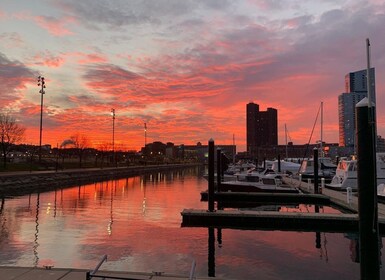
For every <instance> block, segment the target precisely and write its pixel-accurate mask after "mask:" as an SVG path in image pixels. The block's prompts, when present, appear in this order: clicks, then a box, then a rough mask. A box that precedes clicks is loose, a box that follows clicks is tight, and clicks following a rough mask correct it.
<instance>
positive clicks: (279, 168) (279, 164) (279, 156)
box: [278, 155, 281, 173]
mask: <svg viewBox="0 0 385 280" xmlns="http://www.w3.org/2000/svg"><path fill="white" fill-rule="evenodd" d="M278 173H281V155H278Z"/></svg>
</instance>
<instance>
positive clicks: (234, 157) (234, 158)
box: [233, 133, 235, 164]
mask: <svg viewBox="0 0 385 280" xmlns="http://www.w3.org/2000/svg"><path fill="white" fill-rule="evenodd" d="M233 164H235V135H234V133H233Z"/></svg>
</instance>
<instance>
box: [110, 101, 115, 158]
mask: <svg viewBox="0 0 385 280" xmlns="http://www.w3.org/2000/svg"><path fill="white" fill-rule="evenodd" d="M111 116H112V156H113V162H114V164H115V109H114V108H112V109H111Z"/></svg>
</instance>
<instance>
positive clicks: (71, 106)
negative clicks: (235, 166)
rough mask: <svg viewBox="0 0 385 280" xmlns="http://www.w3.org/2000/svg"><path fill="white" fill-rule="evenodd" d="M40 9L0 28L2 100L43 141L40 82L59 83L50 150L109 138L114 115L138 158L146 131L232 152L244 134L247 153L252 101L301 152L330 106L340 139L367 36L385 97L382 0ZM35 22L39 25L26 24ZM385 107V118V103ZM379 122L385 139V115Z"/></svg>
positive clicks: (53, 90)
mask: <svg viewBox="0 0 385 280" xmlns="http://www.w3.org/2000/svg"><path fill="white" fill-rule="evenodd" d="M37 3H38V4H37V5H38V6H37V7H36V8H29V9H28V8H25V10H22V9H20V12H19V10H17V9H16V8H15V7H14V6H13V5H11V4H8V5H6V6H5V8H3V9H4V10H3V13H2V14H3V16H2V17H1V16H0V17H1V19H2V21H10V23H11V24H13V25H14V26H15V30H14V31H12V32H10V31H6V30H2V29H1V27H0V37H1V38H4V39H5V40H6V41H7V44H8V46H15V48H13V49H6V47H0V53H2V55H1V56H0V70H1V71H4V73H5V74H4V75H2V76H1V77H0V80H1V79H3V83H2V84H3V85H0V88H1V90H2V95H1V97H0V98H1V100H2V101H3V102H4V104H7V105H8V106H13V107H14V108H17V110H19V111H20V112H24V114H23V119H24V122H25V123H26V124H28V125H29V127H30V129H29V130H28V131H29V133H30V135H31V138H33V139H35V138H34V137H35V135H36V133H37V130H36V125H34V124H35V123H36V120H35V118H36V117H37V116H36V112H35V111H36V110H35V109H36V108H34V106H36V107H38V105H39V100H38V99H37V98H36V91H37V89H36V86H33V87H32V86H30V85H29V84H28V83H30V82H31V81H33V82H34V80H35V78H36V76H37V74H36V73H42V74H44V76H45V77H46V78H47V79H49V86H48V88H47V94H46V96H45V102H46V103H45V112H44V114H45V115H44V116H45V120H46V121H45V125H46V134H45V135H46V141H48V142H49V141H50V142H53V143H57V142H61V141H62V140H64V139H67V138H68V137H69V134H70V133H69V132H71V133H75V132H79V131H80V132H81V131H87V132H88V133H90V134H89V135H93V138H95V141H94V142H95V143H96V142H98V143H100V142H103V141H110V135H109V134H110V130H111V120H110V116H109V111H110V109H111V108H115V109H116V112H117V127H118V128H119V130H118V131H119V132H118V134H117V135H118V136H117V138H120V140H119V141H122V143H123V142H124V141H125V139H126V141H127V143H126V144H127V146H130V147H136V148H138V149H139V148H140V146H141V145H142V144H143V139H142V138H143V135H142V134H143V123H144V122H146V123H147V125H148V127H149V141H150V140H154V141H155V140H160V141H164V142H167V141H172V142H175V143H176V144H181V143H185V144H194V143H196V142H198V141H200V142H205V141H206V140H207V139H210V138H211V137H213V138H216V139H218V141H219V142H221V141H224V142H226V141H228V143H229V144H231V139H232V135H233V134H236V138H237V139H238V140H237V144H238V145H239V146H240V148H239V149H238V150H244V149H245V134H246V133H245V127H246V120H245V110H246V104H247V103H248V102H250V101H254V102H256V103H258V104H260V105H261V109H262V110H265V109H266V108H267V107H274V108H277V109H278V114H279V115H278V119H279V129H280V132H279V133H280V141H279V142H280V143H283V142H284V140H283V139H284V132H283V126H284V124H285V123H286V124H287V126H288V128H289V131H290V134H291V138H292V140H293V141H294V143H296V144H302V143H306V142H307V140H308V137H309V135H310V130H311V127H312V125H313V122H314V120H315V113H314V112H315V111H316V110H317V108H318V107H319V104H320V102H321V101H323V102H324V108H325V110H326V112H327V113H326V114H325V116H324V118H325V120H324V124H325V126H324V137H325V140H326V141H330V142H337V141H338V130H337V128H338V117H337V109H338V108H337V105H338V102H337V100H338V99H337V98H338V95H339V94H340V93H342V92H343V90H344V76H345V75H346V74H347V73H348V72H352V71H357V70H360V69H364V68H365V65H366V64H365V63H366V58H365V46H364V42H365V39H366V38H368V37H369V38H371V41H372V46H373V50H372V60H373V65H374V66H375V67H376V74H377V93H381V92H383V91H384V90H385V84H384V82H383V81H382V79H381V78H379V77H381V76H384V75H385V70H384V69H385V40H383V39H382V37H381V36H380V34H382V29H383V26H385V4H384V3H382V2H375V1H371V2H363V1H359V2H357V1H337V2H336V1H325V2H322V3H318V4H314V3H312V2H311V1H305V2H304V1H291V2H290V4H289V5H288V4H287V2H283V1H278V0H276V1H252V0H248V1H238V2H233V1H166V0H160V1H150V0H146V1H113V2H110V1H103V0H94V1H92V5H91V4H90V3H91V2H90V1H80V2H79V1H66V2H65V3H64V2H62V1H54V2H51V5H50V6H47V7H44V9H43V10H44V11H45V13H44V15H43V13H42V12H40V11H42V10H41V9H42V6H41V5H42V2H40V1H37ZM52 3H53V4H52ZM39 5H40V6H39ZM283 7H284V8H283ZM15 11H18V16H17V17H16V12H15ZM37 11H39V12H37ZM5 15H7V16H5ZM26 19H28V20H35V22H36V23H37V25H31V26H25V20H26ZM23 24H24V25H23ZM19 25H20V26H23V27H24V29H25V30H24V29H22V28H21V29H20V28H18V26H19ZM41 28H44V29H45V30H47V31H48V33H47V34H48V35H47V37H46V38H45V40H44V45H42V46H41V45H39V44H37V42H38V41H39V37H38V36H36V35H34V34H39V31H41ZM22 46H30V47H31V48H30V49H28V50H26V49H24V48H22ZM11 58H12V59H11ZM6 77H8V78H6ZM5 83H7V84H5ZM6 90H7V92H9V93H5V92H6ZM3 92H4V94H3ZM13 95H17V98H16V99H14V96H13ZM377 100H378V105H377V106H378V112H382V111H383V110H382V108H384V106H385V100H383V99H382V98H381V95H379V96H378V98H377ZM378 118H379V120H380V122H379V126H378V130H379V133H380V134H383V135H385V123H384V122H381V120H383V119H385V117H384V116H382V114H381V113H379V116H378ZM79 120H80V121H79ZM281 127H282V129H281ZM66 134H68V135H66ZM317 137H318V136H317ZM228 139H230V140H228Z"/></svg>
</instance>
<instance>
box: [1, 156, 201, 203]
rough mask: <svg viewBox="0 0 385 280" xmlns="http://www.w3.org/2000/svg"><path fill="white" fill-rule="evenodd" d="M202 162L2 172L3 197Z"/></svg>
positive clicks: (191, 165)
mask: <svg viewBox="0 0 385 280" xmlns="http://www.w3.org/2000/svg"><path fill="white" fill-rule="evenodd" d="M199 165H200V164H197V163H193V164H191V163H190V164H164V165H148V166H131V167H116V168H114V167H111V168H89V169H80V168H79V169H69V170H58V171H32V172H28V171H25V172H24V171H22V172H7V173H3V174H1V173H0V197H11V196H21V195H26V194H30V193H36V192H44V191H51V190H55V189H57V188H68V187H73V186H77V185H83V184H91V183H95V182H101V181H106V180H111V179H113V180H114V179H121V178H127V177H133V176H138V175H142V174H147V173H151V172H159V171H168V170H176V169H183V168H188V167H194V166H199Z"/></svg>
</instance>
